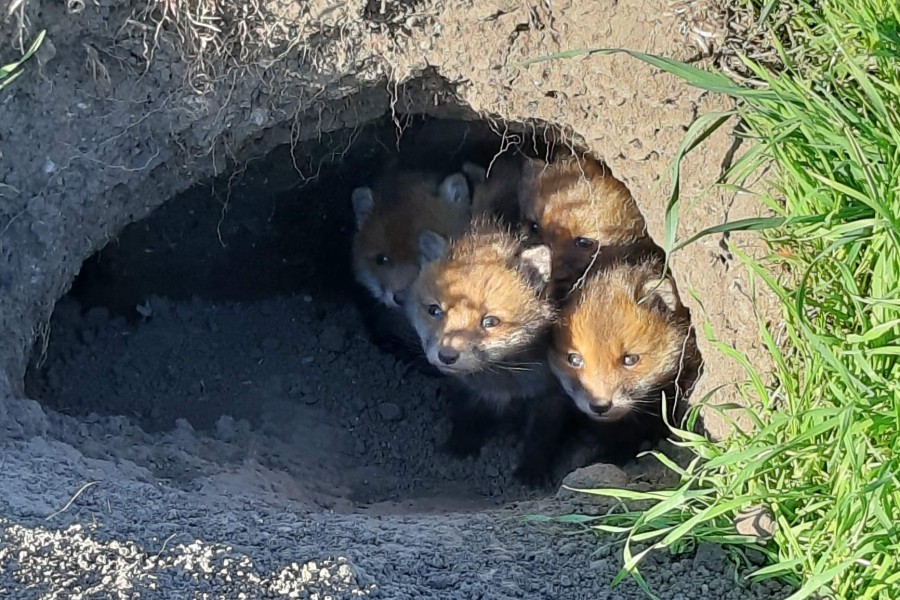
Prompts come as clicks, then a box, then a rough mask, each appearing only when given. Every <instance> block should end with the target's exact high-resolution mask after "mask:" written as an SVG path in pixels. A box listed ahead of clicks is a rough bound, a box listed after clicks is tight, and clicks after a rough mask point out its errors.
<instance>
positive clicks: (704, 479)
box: [548, 0, 900, 600]
mask: <svg viewBox="0 0 900 600" xmlns="http://www.w3.org/2000/svg"><path fill="white" fill-rule="evenodd" d="M776 7H777V8H780V9H782V11H783V10H784V9H785V7H787V9H788V14H789V15H790V17H789V19H788V20H787V22H786V23H785V22H782V23H780V24H779V27H778V31H777V32H776V31H772V32H771V35H770V36H769V41H770V43H771V44H772V47H773V48H775V49H776V51H777V52H778V55H779V57H780V61H781V63H782V65H783V67H782V68H781V69H779V70H778V71H777V72H774V71H772V70H769V69H766V68H764V67H762V66H760V65H759V64H756V63H754V62H753V61H751V60H749V59H746V58H745V59H744V64H745V65H746V67H747V69H748V70H750V71H751V72H752V73H753V75H754V78H755V79H756V80H757V81H761V82H762V85H748V84H745V83H735V82H733V81H732V80H730V79H728V78H727V77H725V76H723V75H721V74H719V73H712V72H707V71H703V70H700V69H697V68H695V67H692V66H689V65H685V64H682V63H678V62H676V61H671V60H668V59H663V58H659V57H654V56H648V55H644V54H638V53H630V54H632V55H633V56H636V57H637V58H639V59H642V60H645V61H647V62H650V63H651V64H654V65H656V66H658V67H660V68H662V69H664V70H666V71H669V72H671V73H674V74H676V75H679V76H681V77H683V78H684V79H685V80H687V81H688V82H689V83H690V84H692V85H695V86H697V87H700V88H703V89H707V90H710V91H714V92H718V93H722V94H727V95H729V96H731V97H733V98H734V99H736V101H737V102H736V108H735V110H734V112H735V113H736V114H737V115H738V116H739V117H740V119H741V121H742V123H743V127H742V132H743V133H742V134H741V135H744V136H746V137H747V138H748V139H749V140H750V141H751V142H752V147H751V149H750V150H749V151H748V152H747V153H746V154H745V156H744V157H743V158H742V159H741V160H740V161H739V162H738V163H736V164H735V165H734V166H733V168H732V169H731V171H730V172H729V173H728V175H727V176H726V177H725V178H724V180H723V182H722V183H723V184H725V185H730V186H742V184H743V183H744V182H745V180H746V179H747V178H748V177H749V176H750V174H751V173H753V172H755V171H757V170H758V169H759V168H760V167H761V166H763V165H769V166H771V167H773V168H774V176H773V177H772V178H771V180H770V181H769V184H770V185H771V186H772V187H771V188H769V189H768V190H767V192H766V193H765V195H763V196H761V198H762V200H763V202H765V203H766V204H767V205H768V207H769V208H771V209H772V211H773V212H774V213H775V214H776V215H777V216H775V217H772V218H769V219H755V220H748V221H743V222H736V223H728V224H723V225H722V226H720V227H717V228H713V229H712V230H708V231H705V232H700V233H699V234H698V235H697V236H694V237H692V238H691V239H689V240H685V241H682V242H680V243H678V242H677V241H676V240H675V239H674V231H675V225H677V208H678V197H677V185H676V186H675V187H676V190H675V192H674V193H673V197H672V201H671V202H670V210H669V214H668V215H667V216H668V225H669V232H668V234H667V240H666V241H667V248H668V249H670V250H677V248H679V247H682V246H684V245H685V244H687V243H690V242H691V241H693V240H694V239H696V238H697V237H699V236H700V235H705V234H709V233H713V232H722V231H728V230H736V229H762V230H764V233H763V235H764V236H765V238H766V240H767V241H768V242H769V243H770V245H771V248H772V253H771V255H770V256H769V257H768V258H767V259H765V260H763V261H761V262H756V261H754V260H752V259H751V258H750V257H748V256H746V255H743V254H741V253H740V252H739V250H737V249H736V248H733V251H734V252H735V253H736V255H738V256H740V258H741V259H742V260H743V261H744V262H745V264H746V265H747V266H748V268H749V269H750V270H751V272H752V274H753V275H754V278H755V280H756V281H757V282H762V283H764V284H765V285H767V286H768V287H769V288H770V289H771V290H772V291H774V293H775V294H776V295H777V296H778V297H779V298H780V299H781V301H782V303H783V317H784V325H785V327H786V334H787V335H786V339H785V340H784V341H777V340H776V339H775V337H774V335H773V333H772V332H771V331H770V330H768V329H767V328H766V327H765V326H764V325H762V324H761V326H760V334H761V337H762V339H763V340H764V342H765V343H766V346H767V347H768V350H769V352H770V353H771V355H772V358H773V362H774V365H775V379H776V383H775V384H774V385H766V384H764V383H763V382H764V377H763V375H762V374H761V373H759V372H757V370H756V369H755V368H754V367H753V365H751V364H749V362H748V361H747V360H746V359H745V358H744V357H743V356H740V355H738V354H737V353H736V352H735V351H734V350H733V349H731V348H730V347H727V346H724V345H720V346H719V348H720V350H721V351H723V352H725V353H728V354H729V355H731V356H732V357H733V358H735V359H736V360H737V361H738V362H739V363H740V364H741V365H742V366H743V367H744V368H745V370H746V373H747V378H746V380H745V381H744V382H743V383H742V384H741V386H742V391H743V393H744V395H745V396H746V398H747V400H748V403H749V404H750V405H751V406H753V407H754V409H753V410H752V411H750V412H751V419H752V420H753V422H754V423H755V430H754V431H751V432H747V433H741V432H735V433H734V434H733V435H732V436H731V437H730V438H729V439H727V440H724V441H723V442H720V443H712V442H709V441H707V440H705V439H703V438H701V437H698V436H695V435H692V434H690V433H688V432H686V431H678V432H676V433H677V435H678V437H679V438H680V440H681V441H680V444H681V445H684V446H687V447H689V448H691V449H692V450H693V451H694V453H695V455H696V458H695V459H694V461H693V462H692V463H691V464H690V466H689V467H688V468H687V469H684V470H680V469H678V467H677V466H675V465H673V464H671V463H669V462H667V464H669V465H670V466H671V467H672V468H673V469H678V470H679V473H680V474H681V483H680V484H679V486H678V487H677V488H675V489H672V490H668V491H663V492H654V493H634V492H626V491H621V490H590V492H591V493H595V494H600V495H605V496H612V497H617V498H620V499H622V500H623V503H622V507H623V508H622V510H619V511H616V512H614V513H612V514H610V515H608V516H606V517H602V518H600V519H597V520H592V521H590V526H592V527H594V528H596V529H597V530H600V531H603V532H607V533H612V534H615V535H619V536H621V537H622V538H623V539H624V541H625V550H624V554H625V568H624V569H623V572H622V573H620V577H619V579H621V578H622V577H624V576H627V574H628V573H631V574H632V575H634V576H635V577H637V578H638V581H639V583H641V584H642V586H644V587H645V589H646V584H645V583H644V582H643V580H642V578H641V576H640V573H639V571H638V570H637V567H638V564H639V563H640V560H641V558H642V557H643V556H644V554H645V553H646V552H647V551H649V550H650V549H653V548H669V549H671V550H673V551H681V550H685V549H687V548H689V547H690V546H692V545H693V544H695V543H696V542H698V541H713V542H718V543H723V544H727V545H729V547H731V548H732V549H735V550H736V552H735V553H734V556H735V557H738V558H739V557H741V556H744V554H743V552H742V551H741V548H745V547H746V546H748V545H753V546H754V547H756V548H758V549H759V550H760V551H761V552H763V553H764V554H765V555H766V557H767V559H768V565H767V566H765V567H763V568H761V569H758V570H756V571H755V573H754V574H753V575H752V577H754V578H756V579H767V578H773V577H775V578H782V579H785V580H787V581H788V582H790V583H791V584H793V585H794V589H795V592H794V593H793V594H792V595H791V597H790V598H791V600H799V599H802V598H809V597H814V596H826V597H833V598H837V599H841V600H851V599H852V600H869V599H872V600H875V599H877V600H889V599H895V598H898V597H900V559H898V556H900V518H898V515H900V60H898V59H900V4H898V3H897V2H896V0H820V1H819V2H815V3H807V2H804V1H802V0H784V1H783V2H781V3H779V2H777V1H776V0H767V1H766V2H763V3H757V4H756V5H755V6H750V7H748V10H754V11H756V13H757V14H759V15H763V16H765V15H766V14H770V13H771V12H772V10H773V8H776ZM782 40H789V41H790V42H789V43H787V42H784V43H783V42H782ZM609 52H614V51H606V50H598V51H586V52H573V53H570V54H572V55H574V54H578V53H580V54H584V53H609ZM548 58H558V57H548ZM727 116H728V115H726V114H723V115H709V116H707V117H705V118H703V119H702V120H698V122H697V123H696V124H695V127H694V128H693V130H692V131H691V132H689V139H688V140H686V142H685V144H684V145H683V147H682V150H681V151H680V152H679V156H678V159H677V160H676V164H675V173H676V174H677V163H678V162H679V161H680V158H681V156H682V155H683V153H684V152H687V151H688V150H689V149H690V147H692V146H693V145H694V144H695V143H696V142H697V141H698V140H701V139H702V138H704V137H705V136H706V135H708V133H710V129H711V128H713V127H718V126H721V124H722V122H723V121H724V118H725V117H727ZM707 334H708V335H710V336H712V332H710V331H709V328H708V327H707ZM722 410H724V409H722ZM661 460H667V459H665V458H664V457H661ZM634 500H641V501H644V503H646V502H649V508H644V509H643V510H635V509H630V508H628V504H629V501H634ZM632 506H633V504H632ZM751 507H762V508H763V509H765V511H767V512H768V513H769V514H770V515H771V517H772V518H773V519H774V524H775V527H774V531H773V533H772V539H771V540H769V541H768V542H767V543H762V544H760V543H759V542H760V540H759V539H757V538H755V537H753V536H747V535H741V534H739V533H738V531H737V529H736V528H735V525H734V523H735V519H736V518H737V516H738V514H739V513H740V512H741V511H742V510H745V509H748V508H751Z"/></svg>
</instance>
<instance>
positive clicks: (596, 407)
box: [591, 402, 612, 415]
mask: <svg viewBox="0 0 900 600" xmlns="http://www.w3.org/2000/svg"><path fill="white" fill-rule="evenodd" d="M610 408H612V403H611V402H605V403H603V404H593V403H591V411H592V412H593V413H594V414H595V415H602V414H606V413H607V412H609V409H610Z"/></svg>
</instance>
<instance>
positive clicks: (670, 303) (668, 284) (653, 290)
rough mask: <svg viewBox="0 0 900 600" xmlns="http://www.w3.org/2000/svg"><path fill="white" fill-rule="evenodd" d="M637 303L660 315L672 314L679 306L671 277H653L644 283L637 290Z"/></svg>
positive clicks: (679, 300) (678, 299) (679, 302)
mask: <svg viewBox="0 0 900 600" xmlns="http://www.w3.org/2000/svg"><path fill="white" fill-rule="evenodd" d="M638 293H639V296H638V302H639V303H644V304H646V305H647V306H649V307H650V310H653V311H656V312H658V313H660V314H665V313H674V312H677V311H678V308H679V307H680V306H681V299H680V298H679V297H678V290H676V289H675V282H674V281H673V280H672V278H671V277H662V278H657V277H653V278H651V279H648V280H647V281H645V282H644V285H643V286H641V289H640V290H638Z"/></svg>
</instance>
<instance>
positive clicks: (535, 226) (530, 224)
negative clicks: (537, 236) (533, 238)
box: [527, 221, 541, 233]
mask: <svg viewBox="0 0 900 600" xmlns="http://www.w3.org/2000/svg"><path fill="white" fill-rule="evenodd" d="M527 224H528V231H530V232H531V233H537V232H538V231H539V230H540V228H541V226H540V225H538V224H537V223H536V222H534V221H528V222H527Z"/></svg>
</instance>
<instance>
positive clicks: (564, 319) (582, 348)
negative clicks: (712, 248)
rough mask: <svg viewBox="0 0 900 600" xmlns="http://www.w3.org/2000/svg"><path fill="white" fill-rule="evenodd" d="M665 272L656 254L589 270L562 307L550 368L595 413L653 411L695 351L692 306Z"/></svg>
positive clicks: (616, 416)
mask: <svg viewBox="0 0 900 600" xmlns="http://www.w3.org/2000/svg"><path fill="white" fill-rule="evenodd" d="M662 272H663V271H662V267H661V264H660V263H657V262H647V263H644V264H641V265H637V266H635V265H627V264H618V265H613V266H612V267H610V268H608V269H605V270H602V271H599V272H595V273H592V274H591V275H590V276H589V277H588V279H587V280H586V281H585V284H584V286H583V287H580V288H578V289H577V290H576V292H575V293H574V295H573V297H572V298H571V300H570V301H569V302H568V303H567V305H566V306H565V307H564V308H563V310H562V314H561V315H560V319H559V322H558V323H557V325H556V327H555V329H554V333H553V342H552V345H551V349H550V353H549V363H550V368H551V370H552V371H553V372H554V373H555V374H556V376H557V377H558V378H559V381H560V382H561V383H562V386H563V388H565V390H566V392H567V393H568V394H569V396H570V397H571V398H572V400H573V401H574V402H575V404H576V405H577V406H578V408H579V409H580V410H581V411H582V412H584V413H585V414H586V415H588V416H589V417H591V418H593V419H595V420H597V421H617V420H620V419H621V418H622V417H624V416H626V415H628V414H629V413H641V412H649V410H650V408H652V407H651V406H650V403H656V405H658V403H659V401H660V397H661V396H660V394H659V392H660V391H661V390H663V389H666V388H668V387H669V386H671V385H672V384H674V383H675V382H676V379H678V376H679V373H680V372H681V371H682V369H684V370H688V369H690V368H691V364H692V361H694V360H695V359H696V355H695V353H694V348H695V347H694V343H693V337H692V335H693V334H692V332H691V331H690V316H689V313H687V309H686V308H684V306H683V305H682V304H681V301H680V299H679V297H678V292H677V290H676V287H675V282H674V281H673V280H672V278H671V277H670V276H665V277H661V276H660V275H661V273H662ZM689 338H690V339H689ZM667 402H669V405H670V406H671V405H672V403H673V402H674V399H673V398H671V397H669V398H668V399H667Z"/></svg>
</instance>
